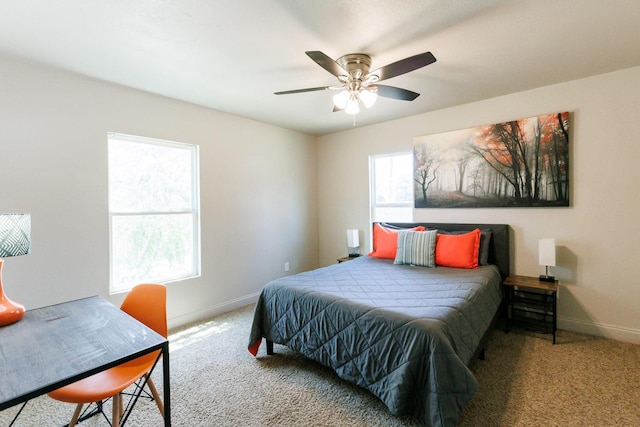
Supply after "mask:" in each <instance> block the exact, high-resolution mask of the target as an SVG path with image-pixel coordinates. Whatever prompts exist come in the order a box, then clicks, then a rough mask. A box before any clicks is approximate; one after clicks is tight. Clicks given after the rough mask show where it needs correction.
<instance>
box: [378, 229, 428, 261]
mask: <svg viewBox="0 0 640 427" xmlns="http://www.w3.org/2000/svg"><path fill="white" fill-rule="evenodd" d="M403 230H411V231H424V230H425V228H424V227H423V226H421V225H419V226H417V227H413V228H403ZM398 231H399V230H397V229H393V228H387V227H383V226H381V225H380V224H378V223H375V224H374V225H373V251H371V252H369V256H371V257H374V258H386V259H396V251H397V250H398Z"/></svg>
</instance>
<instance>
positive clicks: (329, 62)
mask: <svg viewBox="0 0 640 427" xmlns="http://www.w3.org/2000/svg"><path fill="white" fill-rule="evenodd" d="M305 53H306V54H307V56H308V57H309V58H311V59H313V60H314V61H315V62H316V63H317V64H318V65H319V66H321V67H322V68H324V69H325V70H327V71H328V72H330V73H331V74H333V75H334V76H336V77H340V76H348V75H349V73H348V72H347V70H345V69H344V68H342V67H341V66H340V64H338V63H337V62H336V61H334V60H333V59H331V58H329V57H328V56H327V55H325V54H324V53H322V52H320V51H319V50H310V51H307V52H305Z"/></svg>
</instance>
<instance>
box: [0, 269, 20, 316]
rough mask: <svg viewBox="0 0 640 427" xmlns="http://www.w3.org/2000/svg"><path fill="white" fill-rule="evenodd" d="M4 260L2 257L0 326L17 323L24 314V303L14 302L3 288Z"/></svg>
mask: <svg viewBox="0 0 640 427" xmlns="http://www.w3.org/2000/svg"><path fill="white" fill-rule="evenodd" d="M3 264H4V261H3V260H2V259H0V326H6V325H10V324H12V323H16V322H17V321H18V320H20V319H22V316H24V305H22V304H20V303H17V302H13V301H11V300H10V299H9V298H7V297H6V295H5V294H4V290H3V289H2V265H3Z"/></svg>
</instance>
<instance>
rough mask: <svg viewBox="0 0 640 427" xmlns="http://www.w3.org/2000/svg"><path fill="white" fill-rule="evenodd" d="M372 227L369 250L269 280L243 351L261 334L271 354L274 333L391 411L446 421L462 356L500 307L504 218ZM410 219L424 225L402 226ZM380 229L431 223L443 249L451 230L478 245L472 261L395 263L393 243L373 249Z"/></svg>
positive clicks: (468, 386)
mask: <svg viewBox="0 0 640 427" xmlns="http://www.w3.org/2000/svg"><path fill="white" fill-rule="evenodd" d="M373 227H374V251H373V252H372V255H375V256H376V257H374V256H361V257H358V258H355V259H353V260H351V261H348V262H342V263H338V264H334V265H330V266H327V267H323V268H319V269H317V270H313V271H308V272H304V273H300V274H296V275H292V276H288V277H283V278H281V279H277V280H274V281H272V282H270V283H268V284H267V285H266V286H265V287H264V288H263V290H262V292H261V294H260V296H259V299H258V302H257V303H256V307H255V312H254V319H253V324H252V328H251V333H250V338H249V351H250V352H251V353H252V354H253V355H254V356H256V355H257V352H258V349H259V347H260V345H261V343H262V341H263V338H264V339H265V340H266V347H267V354H273V343H278V344H282V345H285V346H287V347H289V348H291V349H292V350H295V351H297V352H300V353H302V354H304V355H305V356H306V357H308V358H310V359H313V360H315V361H317V362H319V363H321V364H323V365H325V366H327V367H330V368H331V369H333V370H334V371H335V372H336V374H337V375H338V376H339V377H341V378H343V379H345V380H347V381H350V382H352V383H354V384H357V385H358V386H360V387H363V388H365V389H367V390H369V391H370V392H371V393H373V394H374V395H375V396H377V397H378V398H379V399H380V400H382V402H383V403H384V404H385V405H386V406H387V408H388V409H389V411H390V412H391V413H392V414H394V415H396V416H405V415H409V416H412V417H414V418H416V419H417V420H419V421H420V422H421V423H423V424H424V425H428V426H453V425H455V424H456V421H457V419H458V417H459V415H460V414H461V412H462V410H463V409H464V406H465V405H466V403H467V402H468V401H469V400H470V399H471V398H472V397H473V395H474V393H475V391H476V389H477V381H476V379H475V377H474V376H473V374H472V372H471V371H470V370H469V365H470V363H472V362H473V361H474V360H475V359H476V358H479V357H480V358H482V357H483V354H484V345H485V343H486V340H487V337H488V334H489V332H490V330H491V329H492V327H493V324H494V323H495V321H496V319H497V317H498V316H499V314H500V312H501V307H502V304H503V301H504V294H503V291H502V286H501V283H502V280H503V279H504V278H505V277H506V276H507V275H508V274H509V266H510V258H509V227H508V225H504V224H440V223H411V224H409V223H393V224H389V223H387V224H373ZM415 227H423V229H424V230H426V231H431V233H422V234H419V233H418V232H417V231H408V230H410V229H414V228H415ZM380 229H383V230H385V233H393V234H389V235H390V236H391V235H394V234H395V235H396V242H397V243H394V244H397V245H400V246H401V247H405V246H406V245H405V244H406V242H407V239H409V238H419V239H431V238H432V237H433V236H435V234H436V233H437V239H440V238H442V240H437V242H438V243H437V245H435V248H436V249H439V248H443V249H442V250H444V248H445V243H446V242H450V241H454V242H455V241H460V239H461V238H458V237H457V236H458V235H461V236H469V235H470V234H472V233H471V232H473V233H474V235H475V234H476V233H478V235H479V233H480V231H481V233H482V241H481V244H482V247H480V245H479V244H478V245H477V246H478V251H477V252H475V253H474V254H473V256H475V257H478V266H477V267H476V268H459V267H448V266H441V265H437V266H435V268H429V267H425V266H417V265H416V264H414V263H413V262H410V263H404V264H397V263H396V262H397V261H398V257H400V256H399V255H398V253H399V252H400V250H398V251H397V252H396V256H395V258H394V259H390V258H388V257H387V258H384V257H382V258H380V257H377V255H376V253H378V254H380V253H381V252H380V251H379V250H378V249H377V248H376V245H378V246H380V247H382V243H381V242H382V238H381V237H380V236H379V235H377V234H376V232H377V230H380ZM433 230H437V232H436V231H433ZM443 235H454V236H456V237H455V238H449V237H442V236H443ZM398 236H400V237H398ZM425 236H430V237H425ZM445 239H447V240H445ZM453 239H457V240H453ZM478 239H479V237H478ZM376 240H378V242H376ZM428 245H431V246H428ZM420 247H425V248H431V250H432V253H431V255H433V253H434V252H436V250H435V249H433V248H434V244H433V243H429V244H425V246H420ZM427 252H428V251H427ZM440 253H442V252H440ZM482 256H484V260H482V259H481V257H482ZM440 259H441V260H442V259H444V258H443V256H442V255H441V256H440ZM401 261H402V260H401ZM429 262H431V260H430V261H429ZM443 263H444V261H443ZM418 264H419V263H418ZM445 264H446V263H445ZM419 265H420V264H419Z"/></svg>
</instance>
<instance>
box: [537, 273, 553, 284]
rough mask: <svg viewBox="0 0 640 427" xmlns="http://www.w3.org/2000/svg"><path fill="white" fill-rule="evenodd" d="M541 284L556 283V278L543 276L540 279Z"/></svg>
mask: <svg viewBox="0 0 640 427" xmlns="http://www.w3.org/2000/svg"><path fill="white" fill-rule="evenodd" d="M539 279H540V281H541V282H555V281H556V278H555V277H554V276H547V275H544V274H541V275H540V277H539Z"/></svg>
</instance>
